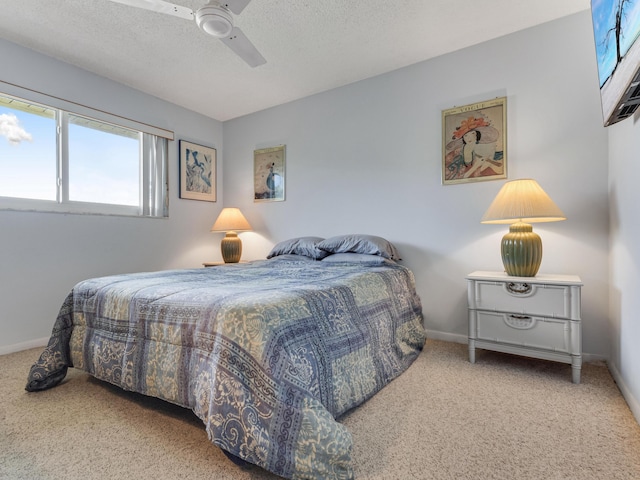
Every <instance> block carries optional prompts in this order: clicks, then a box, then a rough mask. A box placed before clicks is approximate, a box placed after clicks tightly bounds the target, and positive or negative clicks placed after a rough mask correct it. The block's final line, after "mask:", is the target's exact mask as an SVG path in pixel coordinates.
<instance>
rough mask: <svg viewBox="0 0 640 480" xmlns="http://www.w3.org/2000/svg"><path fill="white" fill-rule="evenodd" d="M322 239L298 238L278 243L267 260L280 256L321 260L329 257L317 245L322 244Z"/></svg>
mask: <svg viewBox="0 0 640 480" xmlns="http://www.w3.org/2000/svg"><path fill="white" fill-rule="evenodd" d="M322 240H323V239H322V237H297V238H290V239H289V240H284V241H282V242H280V243H277V244H276V245H275V246H274V247H273V248H272V249H271V251H270V252H269V255H267V258H272V257H277V256H278V255H290V254H293V255H304V256H305V257H309V258H313V259H314V260H320V259H321V258H324V257H326V256H327V255H329V254H328V253H327V252H324V251H322V250H320V249H318V247H317V244H318V243H319V242H321V241H322Z"/></svg>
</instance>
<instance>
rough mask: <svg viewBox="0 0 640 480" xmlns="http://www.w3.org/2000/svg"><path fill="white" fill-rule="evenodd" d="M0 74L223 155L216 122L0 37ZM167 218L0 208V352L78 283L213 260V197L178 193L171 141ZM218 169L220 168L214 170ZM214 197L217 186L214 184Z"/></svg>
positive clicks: (35, 329) (36, 326)
mask: <svg viewBox="0 0 640 480" xmlns="http://www.w3.org/2000/svg"><path fill="white" fill-rule="evenodd" d="M0 60H1V63H2V70H1V71H0V80H2V81H4V82H9V83H14V84H18V85H20V86H22V87H26V88H30V89H34V90H38V91H41V92H43V93H46V94H48V95H52V96H58V97H61V98H64V99H67V100H71V101H74V102H77V103H81V104H85V105H87V106H90V107H93V108H96V109H102V110H105V111H108V112H111V113H115V114H118V115H122V116H125V117H129V118H132V119H134V120H138V121H140V122H145V123H149V124H152V125H157V126H159V127H163V128H166V129H169V130H173V131H174V132H175V136H176V140H177V139H186V140H191V141H195V142H197V143H200V144H204V145H209V146H213V147H217V148H218V149H219V152H221V151H222V124H221V123H220V122H218V121H216V120H212V119H210V118H207V117H204V116H202V115H199V114H196V113H193V112H190V111H188V110H185V109H183V108H180V107H177V106H175V105H172V104H169V103H167V102H164V101H161V100H159V99H157V98H155V97H152V96H149V95H146V94H143V93H140V92H139V91H136V90H133V89H131V88H128V87H125V86H124V85H120V84H118V83H115V82H112V81H109V80H107V79H105V78H101V77H98V76H95V75H93V74H90V73H88V72H86V71H84V70H80V69H78V68H75V67H73V66H70V65H68V64H64V63H61V62H59V61H57V60H54V59H52V58H50V57H46V56H43V55H40V54H38V53H36V52H33V51H31V50H28V49H25V48H22V47H19V46H17V45H15V44H12V43H9V42H6V41H4V40H0ZM0 91H1V86H0ZM169 151H170V156H169V175H170V176H169V180H170V184H169V188H170V200H169V202H170V203H169V214H170V217H169V218H168V219H144V218H127V217H115V216H94V215H65V214H52V213H34V212H12V211H0V285H1V288H0V305H1V306H2V308H1V309H0V353H7V352H8V351H12V350H16V349H19V348H21V347H28V346H31V345H32V344H34V342H35V343H37V342H38V340H39V339H42V338H45V337H48V336H49V334H50V333H51V327H52V326H53V322H54V320H55V317H56V314H57V312H58V309H59V308H60V305H61V304H62V301H63V300H64V298H65V296H66V295H67V293H68V292H69V291H70V290H71V288H72V287H73V285H74V284H75V283H76V282H78V281H80V280H83V279H86V278H90V277H95V276H102V275H107V274H112V273H120V272H133V271H149V270H160V269H166V268H183V267H198V266H200V265H201V262H203V261H207V260H215V259H217V258H219V256H220V254H219V250H218V247H217V245H218V243H217V241H218V239H216V238H215V236H214V235H213V234H210V233H209V229H210V228H211V225H212V224H213V221H214V220H215V217H216V215H217V214H218V213H219V211H220V209H221V208H222V202H220V201H219V202H217V203H210V202H197V201H192V200H181V199H179V198H178V193H177V192H178V159H177V157H178V142H177V141H175V142H169ZM221 172H222V169H221V168H219V171H218V173H219V175H221ZM218 187H219V198H222V190H221V189H222V182H221V181H220V180H219V181H218Z"/></svg>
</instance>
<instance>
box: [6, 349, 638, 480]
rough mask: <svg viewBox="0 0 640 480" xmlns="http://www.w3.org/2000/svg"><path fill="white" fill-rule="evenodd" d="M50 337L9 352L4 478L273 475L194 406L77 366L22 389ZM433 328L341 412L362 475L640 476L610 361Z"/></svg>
mask: <svg viewBox="0 0 640 480" xmlns="http://www.w3.org/2000/svg"><path fill="white" fill-rule="evenodd" d="M39 353H40V349H34V350H28V351H25V352H19V353H15V354H11V355H5V356H0V478H2V479H29V480H36V479H37V480H48V479H56V480H58V479H60V480H63V479H64V480H74V479H118V480H119V479H154V480H158V479H216V480H221V479H234V480H236V479H240V480H242V479H275V478H276V477H275V476H273V475H270V474H268V473H266V472H264V471H262V470H261V469H259V468H257V467H255V468H244V469H243V468H240V467H237V466H236V465H234V464H233V463H231V462H230V461H229V460H227V458H226V457H225V456H224V455H223V454H222V453H220V451H219V450H218V449H217V448H216V447H214V446H213V445H211V444H210V443H209V441H208V439H207V435H206V433H205V430H204V425H203V424H202V423H201V422H200V420H199V419H197V418H196V417H195V415H193V414H192V413H191V412H190V411H188V410H185V409H182V408H180V407H176V406H174V405H170V404H167V403H164V402H162V401H159V400H155V399H150V398H147V397H144V396H141V395H137V394H132V393H127V392H123V391H121V390H119V389H117V388H114V387H112V386H110V385H107V384H104V383H102V382H99V381H96V380H94V379H92V378H91V377H89V376H87V375H86V374H84V373H81V372H78V371H75V370H73V369H71V370H70V372H69V375H68V377H67V379H66V380H65V382H64V383H63V384H62V385H60V386H58V387H56V388H54V389H52V390H48V391H45V392H39V393H26V392H25V391H24V385H25V381H26V377H27V372H28V370H29V367H30V366H31V364H32V363H33V362H34V361H35V360H36V358H37V357H38V355H39ZM570 377H571V372H570V367H569V366H568V365H564V364H557V363H552V362H546V361H538V360H531V359H526V358H521V357H516V356H510V355H505V354H499V353H493V352H488V351H482V350H478V355H477V363H476V364H475V365H471V364H470V363H469V362H468V360H467V348H466V346H465V345H459V344H453V343H446V342H438V341H428V342H427V345H426V347H425V351H424V352H423V353H422V354H421V355H420V357H419V358H418V360H417V361H416V362H415V363H414V364H413V365H412V367H411V368H410V369H409V370H408V371H407V372H405V373H404V374H403V375H402V376H401V377H400V378H398V379H396V380H395V381H394V382H392V383H391V384H390V385H389V386H387V387H386V388H385V389H383V390H382V391H381V392H380V393H378V394H377V395H376V396H375V397H373V398H372V399H371V400H369V401H368V402H367V403H366V404H365V405H363V406H361V407H359V408H357V409H356V410H354V411H352V412H350V413H349V414H347V415H346V416H345V417H343V418H342V421H343V422H344V424H345V425H347V426H348V427H349V429H350V430H351V432H352V433H353V439H354V469H355V473H356V478H357V479H438V480H441V479H457V480H460V479H505V480H514V479H518V480H527V479H535V480H539V479H545V480H547V479H562V480H568V479H576V480H577V479H581V480H585V479H586V480H589V479H598V480H600V479H607V480H610V479H629V480H638V479H640V427H639V426H638V424H637V423H636V421H635V419H634V418H633V416H632V414H631V412H630V410H629V408H628V407H627V405H626V403H625V402H624V399H623V398H622V396H621V394H620V392H619V391H618V389H617V387H616V385H615V383H614V381H613V380H612V378H611V376H610V374H609V372H608V371H607V368H606V367H605V366H602V365H593V364H587V365H585V366H584V367H583V376H582V379H583V383H582V384H581V385H574V384H572V383H571V381H570Z"/></svg>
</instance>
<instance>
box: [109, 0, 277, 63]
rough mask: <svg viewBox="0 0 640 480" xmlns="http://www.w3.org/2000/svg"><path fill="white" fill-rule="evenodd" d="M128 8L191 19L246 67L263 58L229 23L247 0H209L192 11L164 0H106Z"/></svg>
mask: <svg viewBox="0 0 640 480" xmlns="http://www.w3.org/2000/svg"><path fill="white" fill-rule="evenodd" d="M110 1H112V2H116V3H122V4H124V5H129V6H132V7H137V8H143V9H145V10H151V11H152V12H158V13H166V14H167V15H173V16H175V17H180V18H184V19H186V20H194V19H195V21H196V24H197V25H198V27H200V29H201V30H202V31H203V32H205V33H207V34H209V35H211V36H214V37H217V38H219V39H220V40H221V41H222V43H224V44H225V45H226V46H227V47H229V48H230V49H231V50H233V51H234V52H235V53H236V55H238V56H239V57H240V58H242V59H243V60H244V61H245V62H247V64H249V66H251V67H257V66H259V65H262V64H264V63H266V62H267V61H266V60H265V59H264V57H263V56H262V55H261V54H260V52H259V51H258V50H257V49H256V47H254V46H253V44H252V43H251V41H250V40H249V39H248V38H247V37H246V36H245V34H244V33H242V30H240V29H239V28H238V27H236V26H234V25H233V16H232V15H231V14H232V13H234V14H235V15H239V14H240V12H242V10H244V7H246V6H247V5H248V4H249V2H250V1H251V0H226V1H217V0H210V1H209V2H208V3H207V4H205V5H204V6H202V7H200V8H198V9H197V10H196V11H195V12H194V11H193V10H191V9H190V8H188V7H184V6H181V5H174V4H173V3H169V2H165V1H164V0H110Z"/></svg>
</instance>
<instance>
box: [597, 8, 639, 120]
mask: <svg viewBox="0 0 640 480" xmlns="http://www.w3.org/2000/svg"><path fill="white" fill-rule="evenodd" d="M591 17H592V19H593V33H594V37H595V44H596V58H597V62H598V77H599V80H600V97H601V100H602V115H603V117H604V126H605V127H607V126H609V125H613V124H614V123H617V122H619V121H621V120H624V119H625V118H627V117H629V116H631V115H633V112H635V111H636V109H637V108H638V106H640V38H639V37H640V0H591Z"/></svg>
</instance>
